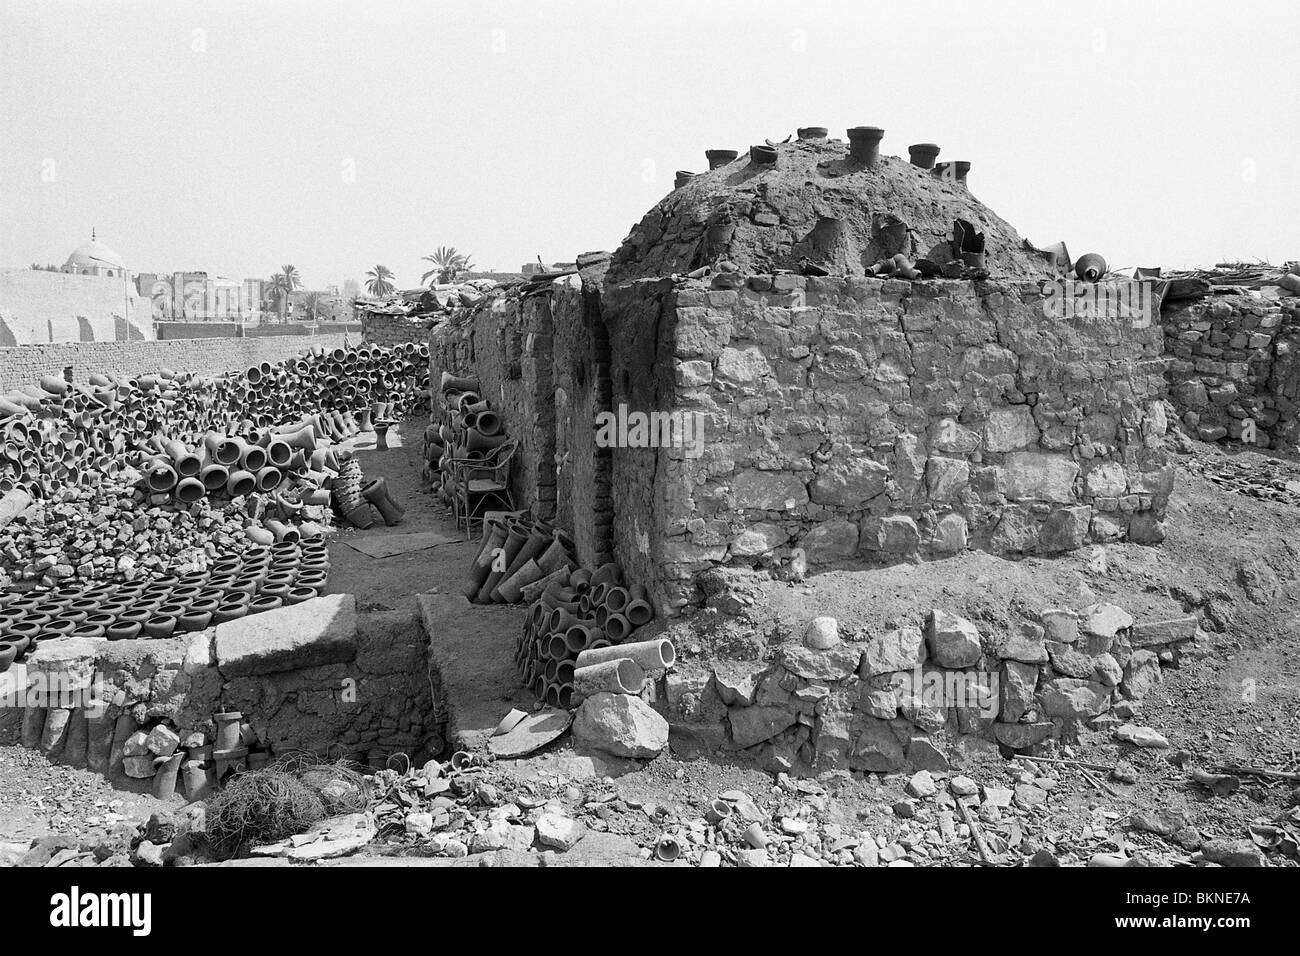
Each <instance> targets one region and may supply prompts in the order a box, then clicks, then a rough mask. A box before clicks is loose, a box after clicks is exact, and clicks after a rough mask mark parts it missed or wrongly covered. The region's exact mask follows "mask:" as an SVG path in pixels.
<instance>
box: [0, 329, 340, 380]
mask: <svg viewBox="0 0 1300 956" xmlns="http://www.w3.org/2000/svg"><path fill="white" fill-rule="evenodd" d="M308 345H320V346H322V347H324V348H326V349H335V348H342V347H343V336H342V335H341V334H336V335H319V336H316V337H315V338H313V339H311V340H310V341H308V340H305V339H304V338H303V337H301V336H296V335H290V336H268V337H265V338H219V339H179V340H176V341H162V342H159V341H153V340H150V341H139V342H61V343H54V344H51V345H18V346H12V347H10V348H0V391H9V390H11V389H15V388H21V387H22V386H24V385H34V384H35V383H36V382H38V381H40V378H41V376H43V375H56V376H62V375H63V370H64V369H65V368H67V367H68V366H71V367H72V374H73V377H74V378H75V379H76V380H77V381H82V382H84V381H85V380H86V379H87V377H89V376H90V375H92V374H94V373H96V372H99V373H108V372H111V373H114V374H116V375H124V376H135V375H143V374H145V373H148V372H156V371H157V370H158V369H160V368H171V369H176V370H178V371H179V370H186V371H192V372H195V373H197V374H199V375H215V374H219V373H221V372H226V371H231V370H239V369H246V368H249V367H251V366H253V365H257V364H258V363H259V362H279V361H282V360H283V359H287V358H293V357H295V356H297V355H299V354H300V353H301V352H302V351H303V349H304V348H306V347H307V346H308Z"/></svg>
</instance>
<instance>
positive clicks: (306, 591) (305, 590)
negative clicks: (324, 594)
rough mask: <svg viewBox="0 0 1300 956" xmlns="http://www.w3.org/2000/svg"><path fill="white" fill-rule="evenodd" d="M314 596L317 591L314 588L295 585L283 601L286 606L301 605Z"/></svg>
mask: <svg viewBox="0 0 1300 956" xmlns="http://www.w3.org/2000/svg"><path fill="white" fill-rule="evenodd" d="M316 596H317V591H316V589H315V588H310V587H304V586H303V585H296V586H295V587H292V588H290V589H289V592H288V593H287V594H286V595H285V596H284V601H285V603H286V604H301V603H302V602H303V601H310V600H311V599H312V598H314V597H316Z"/></svg>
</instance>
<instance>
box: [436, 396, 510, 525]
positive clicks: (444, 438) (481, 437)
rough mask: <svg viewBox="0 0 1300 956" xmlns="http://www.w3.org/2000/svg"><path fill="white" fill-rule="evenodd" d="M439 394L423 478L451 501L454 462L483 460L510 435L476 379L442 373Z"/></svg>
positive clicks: (454, 492)
mask: <svg viewBox="0 0 1300 956" xmlns="http://www.w3.org/2000/svg"><path fill="white" fill-rule="evenodd" d="M438 394H439V411H438V413H437V414H436V416H435V417H434V420H432V421H431V423H430V425H429V427H428V428H427V429H425V432H424V456H425V465H424V475H425V478H426V480H428V481H429V482H430V483H431V484H434V485H436V486H437V493H438V497H439V498H441V499H442V500H443V501H444V502H450V501H451V500H452V499H453V498H454V497H455V494H456V469H455V464H454V463H455V462H457V461H462V462H464V461H470V462H473V461H484V460H485V459H487V458H489V457H490V456H491V454H492V452H493V450H494V449H496V448H497V447H498V446H499V445H502V444H504V442H505V441H506V438H507V436H506V433H505V423H504V422H503V421H502V420H501V416H500V415H499V414H497V413H496V412H494V411H493V410H492V407H491V402H489V400H488V399H486V398H482V397H481V395H480V393H479V383H478V381H477V380H476V379H472V378H456V377H455V376H453V375H452V374H451V373H449V372H443V373H442V382H441V385H440V387H439V390H438Z"/></svg>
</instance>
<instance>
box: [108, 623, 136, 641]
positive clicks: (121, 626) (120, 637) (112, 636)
mask: <svg viewBox="0 0 1300 956" xmlns="http://www.w3.org/2000/svg"><path fill="white" fill-rule="evenodd" d="M140 631H141V626H140V623H139V622H138V621H118V622H117V623H116V624H114V625H113V626H112V627H110V628H108V629H107V630H106V631H105V632H104V636H105V637H107V638H108V639H109V640H110V641H131V640H134V639H135V638H137V637H139V636H140Z"/></svg>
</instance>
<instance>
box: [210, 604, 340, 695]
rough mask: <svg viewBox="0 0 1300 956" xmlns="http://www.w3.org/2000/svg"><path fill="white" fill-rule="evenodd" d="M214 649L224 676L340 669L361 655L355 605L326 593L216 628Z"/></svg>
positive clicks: (219, 625)
mask: <svg viewBox="0 0 1300 956" xmlns="http://www.w3.org/2000/svg"><path fill="white" fill-rule="evenodd" d="M213 647H214V649H215V652H216V653H215V656H216V664H217V667H218V669H219V670H220V671H221V673H222V675H223V676H225V677H247V676H250V675H256V674H274V673H277V672H279V671H290V670H300V669H302V668H304V667H316V666H319V665H321V664H339V663H344V662H346V661H350V660H353V659H354V658H355V657H356V656H357V603H356V598H354V597H353V596H352V595H351V594H327V595H325V596H324V597H318V598H312V599H311V600H310V601H303V602H302V603H301V604H291V605H289V606H288V607H281V608H276V609H275V610H274V611H264V612H263V613H261V614H253V615H250V616H248V617H241V618H240V619H239V620H237V621H226V622H225V623H224V624H218V625H217V629H216V637H215V639H214V643H213Z"/></svg>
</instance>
